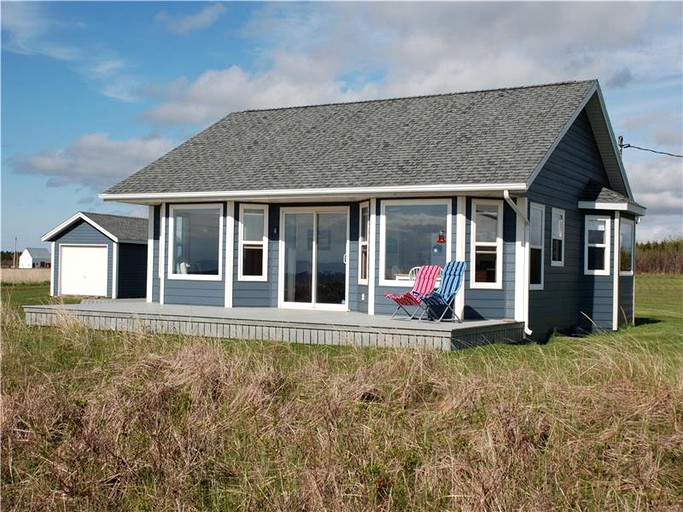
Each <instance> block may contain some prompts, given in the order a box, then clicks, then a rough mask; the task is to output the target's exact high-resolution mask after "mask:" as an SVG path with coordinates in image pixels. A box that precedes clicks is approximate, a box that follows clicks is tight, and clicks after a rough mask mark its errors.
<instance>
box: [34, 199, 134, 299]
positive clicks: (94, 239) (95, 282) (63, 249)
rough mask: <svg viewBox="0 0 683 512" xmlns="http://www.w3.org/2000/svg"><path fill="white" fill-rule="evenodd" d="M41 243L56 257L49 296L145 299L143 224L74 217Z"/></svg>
mask: <svg viewBox="0 0 683 512" xmlns="http://www.w3.org/2000/svg"><path fill="white" fill-rule="evenodd" d="M43 241H44V242H50V243H51V244H52V254H53V256H54V264H53V268H52V276H51V287H50V295H53V296H54V295H88V296H94V297H110V298H113V299H116V298H135V297H144V296H145V284H146V282H145V276H146V274H147V219H141V218H137V217H121V216H119V215H105V214H101V213H86V212H78V213H76V214H75V215H74V216H73V217H71V218H69V219H67V220H66V221H64V222H62V223H61V224H60V225H59V226H57V227H56V228H54V229H53V230H52V231H50V232H49V233H47V234H45V235H44V236H43Z"/></svg>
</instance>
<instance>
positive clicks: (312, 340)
mask: <svg viewBox="0 0 683 512" xmlns="http://www.w3.org/2000/svg"><path fill="white" fill-rule="evenodd" d="M24 311H25V315H26V323H27V324H28V325H39V326H52V325H59V324H61V323H64V322H68V321H74V320H75V321H78V322H80V323H82V324H84V325H86V326H88V327H90V328H92V329H97V330H108V331H128V332H149V333H164V334H176V335H186V336H202V337H207V338H225V339H244V340H267V341H279V342H291V343H303V344H308V345H342V346H349V345H350V346H358V347H405V348H428V349H438V350H453V349H459V348H466V347H472V346H477V345H484V344H488V343H497V342H503V343H515V342H520V341H522V339H523V338H524V324H523V323H521V322H513V321H510V320H500V321H487V322H472V325H468V322H465V323H462V324H450V326H452V328H447V329H438V330H437V329H429V328H426V327H427V326H429V324H428V323H427V324H425V323H423V322H418V321H412V322H401V321H395V323H396V324H397V326H396V327H387V326H386V325H380V326H372V325H356V324H353V323H346V324H345V323H341V322H340V323H336V322H335V323H330V322H324V323H322V322H321V323H316V322H297V321H282V320H264V319H262V318H259V319H245V318H238V319H236V318H220V317H209V316H194V315H177V314H159V313H145V312H139V313H131V312H115V311H97V310H92V309H88V310H79V309H74V308H70V309H66V308H63V307H59V306H25V307H24ZM401 324H404V325H401ZM442 325H443V324H442Z"/></svg>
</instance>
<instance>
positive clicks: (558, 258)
mask: <svg viewBox="0 0 683 512" xmlns="http://www.w3.org/2000/svg"><path fill="white" fill-rule="evenodd" d="M551 237H552V238H551V244H550V264H551V265H552V266H553V267H563V266H564V210H560V209H559V208H553V218H552V228H551Z"/></svg>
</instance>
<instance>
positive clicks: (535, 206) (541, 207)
mask: <svg viewBox="0 0 683 512" xmlns="http://www.w3.org/2000/svg"><path fill="white" fill-rule="evenodd" d="M534 209H535V210H539V211H540V212H541V245H534V244H532V243H531V226H529V254H531V250H532V249H540V250H541V282H540V283H532V282H531V268H529V290H542V289H543V284H544V282H545V205H542V204H540V203H530V204H529V222H531V210H534ZM529 264H530V265H531V256H529Z"/></svg>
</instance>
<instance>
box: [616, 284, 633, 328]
mask: <svg viewBox="0 0 683 512" xmlns="http://www.w3.org/2000/svg"><path fill="white" fill-rule="evenodd" d="M633 280H634V276H619V325H624V324H630V323H631V322H633V311H634V310H633V302H634V297H633Z"/></svg>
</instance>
